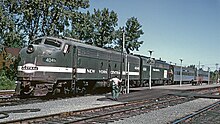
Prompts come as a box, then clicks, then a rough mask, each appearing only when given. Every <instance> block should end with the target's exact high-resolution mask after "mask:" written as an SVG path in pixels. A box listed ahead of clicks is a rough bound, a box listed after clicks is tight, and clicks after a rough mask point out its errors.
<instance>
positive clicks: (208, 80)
mask: <svg viewBox="0 0 220 124" xmlns="http://www.w3.org/2000/svg"><path fill="white" fill-rule="evenodd" d="M209 82H210V68H209V67H208V85H209Z"/></svg>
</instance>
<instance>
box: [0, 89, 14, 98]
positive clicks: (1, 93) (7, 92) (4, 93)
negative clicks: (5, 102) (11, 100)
mask: <svg viewBox="0 0 220 124" xmlns="http://www.w3.org/2000/svg"><path fill="white" fill-rule="evenodd" d="M14 93H15V91H14V90H2V91H0V98H1V97H4V96H12V95H13V94H14Z"/></svg>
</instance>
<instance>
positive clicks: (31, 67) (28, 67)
mask: <svg viewBox="0 0 220 124" xmlns="http://www.w3.org/2000/svg"><path fill="white" fill-rule="evenodd" d="M21 70H22V71H23V72H25V73H33V72H35V71H36V70H38V67H37V66H36V65H34V64H32V63H27V64H24V65H23V66H22V67H21Z"/></svg>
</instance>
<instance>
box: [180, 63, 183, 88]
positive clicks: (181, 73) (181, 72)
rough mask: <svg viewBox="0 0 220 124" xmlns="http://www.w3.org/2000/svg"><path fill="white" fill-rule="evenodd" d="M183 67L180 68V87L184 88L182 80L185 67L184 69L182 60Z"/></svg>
mask: <svg viewBox="0 0 220 124" xmlns="http://www.w3.org/2000/svg"><path fill="white" fill-rule="evenodd" d="M180 62H181V66H180V86H182V80H183V67H182V62H183V59H180Z"/></svg>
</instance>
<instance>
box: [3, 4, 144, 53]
mask: <svg viewBox="0 0 220 124" xmlns="http://www.w3.org/2000/svg"><path fill="white" fill-rule="evenodd" d="M0 4H1V6H0V28H1V29H2V30H1V31H0V43H1V44H2V45H5V46H8V47H21V46H23V45H25V44H28V43H29V42H30V41H31V40H33V39H34V38H36V37H39V36H56V37H71V38H75V39H79V40H82V41H85V43H87V44H91V45H95V46H98V47H110V48H113V49H116V50H120V49H121V47H122V33H123V32H124V34H125V48H126V51H127V53H129V52H130V51H134V50H138V49H139V47H140V46H141V44H143V41H140V40H139V38H140V36H141V35H143V34H144V32H143V30H142V29H141V28H142V25H141V24H140V23H139V22H138V19H137V18H135V17H130V18H128V20H127V21H126V22H125V25H124V26H121V27H120V26H118V15H117V13H116V12H114V11H113V10H109V9H108V8H104V9H102V10H100V9H94V10H93V12H91V11H88V10H87V9H88V8H89V6H90V5H89V0H71V1H69V0H3V1H1V2H0Z"/></svg>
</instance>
